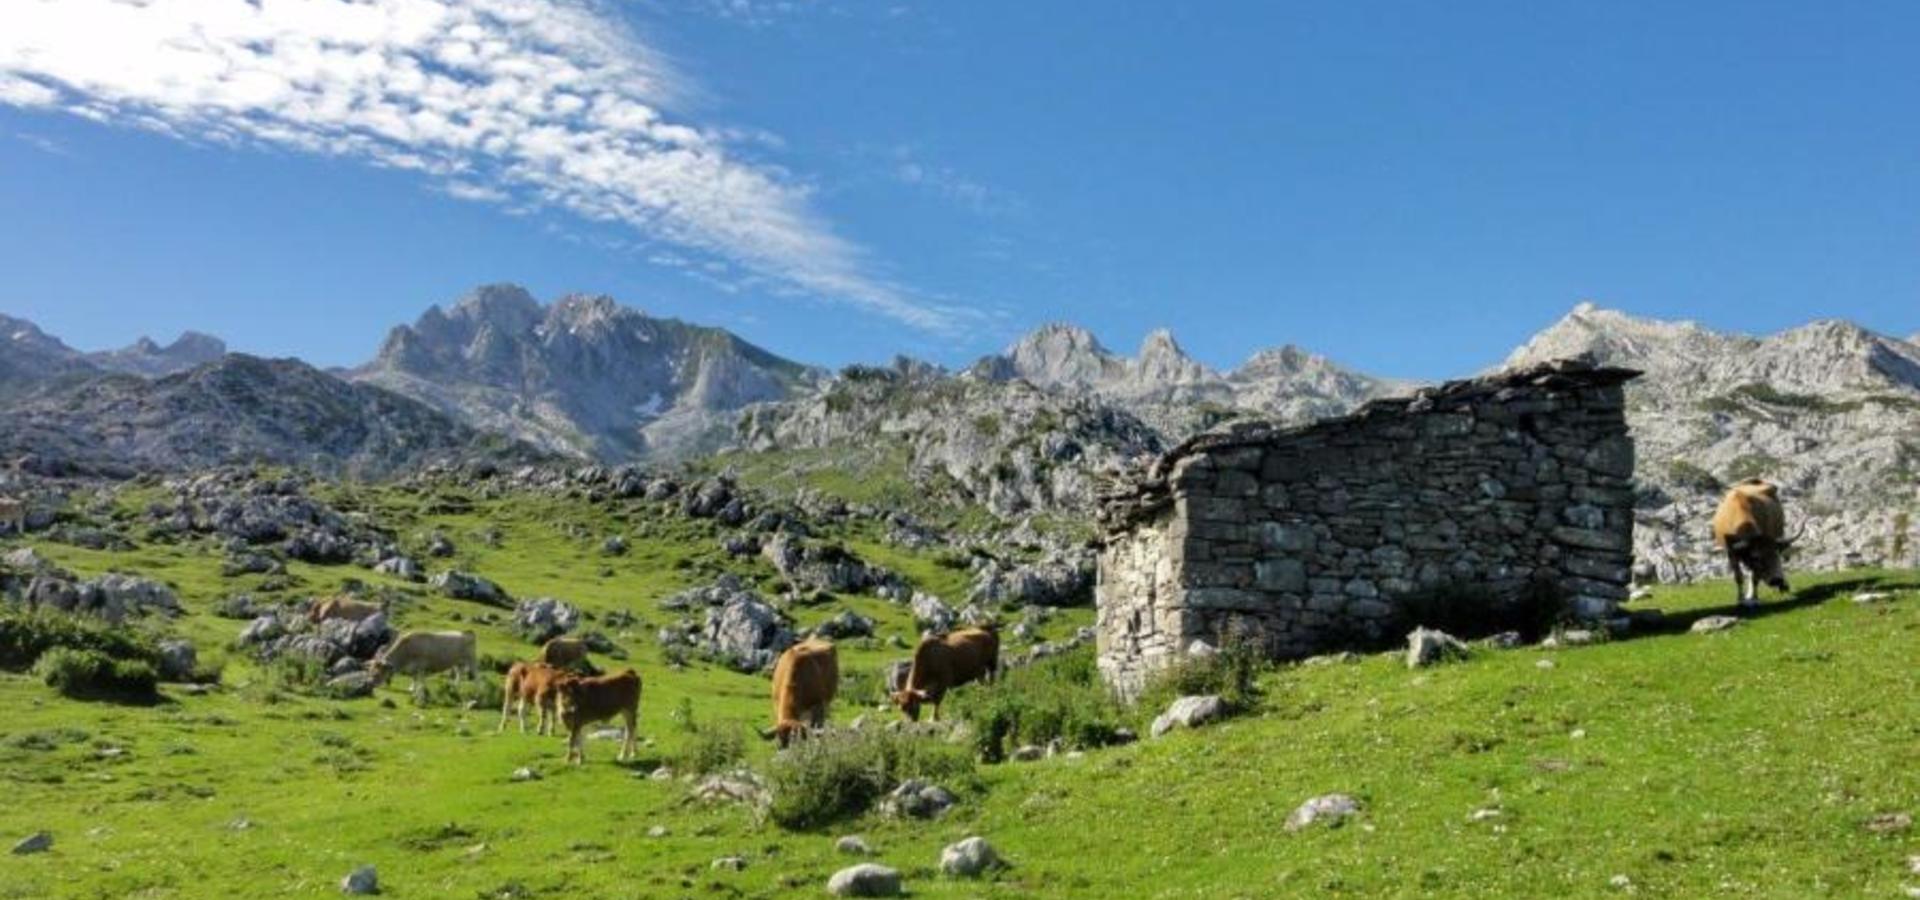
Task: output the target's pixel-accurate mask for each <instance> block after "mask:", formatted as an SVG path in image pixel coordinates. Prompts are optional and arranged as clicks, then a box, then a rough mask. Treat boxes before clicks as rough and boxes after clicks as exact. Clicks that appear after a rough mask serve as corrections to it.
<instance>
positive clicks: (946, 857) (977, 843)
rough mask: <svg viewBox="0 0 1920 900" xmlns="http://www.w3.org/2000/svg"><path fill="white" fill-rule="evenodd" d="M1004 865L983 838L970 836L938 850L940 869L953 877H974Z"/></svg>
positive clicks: (998, 855)
mask: <svg viewBox="0 0 1920 900" xmlns="http://www.w3.org/2000/svg"><path fill="white" fill-rule="evenodd" d="M1003 865H1005V863H1004V862H1002V861H1001V859H1000V854H999V853H996V852H994V849H993V845H991V844H989V843H987V842H986V839H985V838H979V837H970V838H967V839H966V840H964V841H961V842H960V843H957V844H949V845H948V846H947V848H946V849H945V850H942V851H940V871H942V872H945V873H946V874H948V875H951V876H953V877H955V878H976V877H979V876H980V875H981V874H983V873H985V872H986V871H987V870H989V869H995V868H999V867H1000V866H1003Z"/></svg>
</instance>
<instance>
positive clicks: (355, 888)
mask: <svg viewBox="0 0 1920 900" xmlns="http://www.w3.org/2000/svg"><path fill="white" fill-rule="evenodd" d="M340 892H341V893H343V894H378V893H380V873H379V872H378V871H376V870H375V869H374V867H372V866H361V867H360V868H357V869H354V870H353V871H352V872H349V873H347V877H345V878H342V879H340Z"/></svg>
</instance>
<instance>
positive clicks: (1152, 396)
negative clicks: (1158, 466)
mask: <svg viewBox="0 0 1920 900" xmlns="http://www.w3.org/2000/svg"><path fill="white" fill-rule="evenodd" d="M967 374H968V375H970V376H972V377H975V378H982V379H987V380H993V381H1006V380H1011V379H1016V378H1017V379H1022V380H1025V381H1028V382H1030V383H1032V384H1034V385H1037V386H1039V387H1042V388H1046V389H1049V390H1055V391H1070V392H1082V393H1087V394H1091V395H1093V396H1096V397H1099V398H1102V399H1104V400H1107V401H1109V402H1112V403H1115V404H1117V405H1119V406H1121V407H1123V408H1125V409H1126V410H1127V411H1128V412H1131V413H1133V414H1134V415H1136V416H1139V417H1140V418H1141V419H1142V420H1144V421H1147V422H1150V423H1152V424H1153V425H1154V426H1155V427H1156V428H1158V429H1159V430H1160V431H1161V432H1162V433H1163V434H1164V435H1166V436H1168V437H1172V438H1174V439H1176V440H1177V439H1178V438H1180V437H1185V436H1186V435H1187V434H1190V433H1192V432H1194V431H1196V430H1198V429H1200V428H1204V427H1207V426H1208V425H1209V424H1211V423H1212V422H1213V421H1217V420H1218V418H1219V417H1220V413H1221V412H1222V411H1223V410H1237V411H1241V412H1245V413H1253V414H1258V415H1263V416H1267V417H1271V418H1275V419H1280V420H1282V421H1306V420H1311V419H1316V418H1322V417H1325V416H1330V415H1338V414H1340V413H1343V412H1346V411H1348V410H1350V409H1352V408H1353V407H1355V406H1358V405H1359V404H1361V403H1363V402H1365V401H1367V400H1370V399H1373V398H1374V397H1380V396H1386V395H1388V394H1391V393H1396V392H1398V391H1400V390H1403V389H1405V388H1407V387H1409V385H1407V384H1405V383H1403V382H1397V381H1393V380H1390V379H1382V378H1375V377H1373V376H1370V375H1366V374H1363V373H1361V372H1357V371H1354V370H1352V369H1347V368H1345V367H1342V366H1340V365H1339V364H1338V363H1335V362H1333V361H1332V360H1329V359H1327V358H1326V357H1324V356H1319V355H1317V354H1313V353H1309V352H1307V351H1306V350H1303V349H1301V348H1299V347H1296V346H1294V345H1291V344H1288V345H1285V346H1282V347H1277V348H1274V349H1270V350H1262V351H1260V352H1259V353H1256V354H1254V355H1253V356H1252V357H1251V358H1249V359H1248V360H1247V361H1246V362H1245V363H1244V364H1242V365H1241V366H1239V367H1238V368H1235V369H1232V370H1229V371H1227V372H1224V373H1222V372H1217V371H1215V370H1213V369H1211V368H1209V367H1208V366H1206V365H1204V364H1202V363H1200V362H1199V361H1197V360H1195V359H1193V358H1192V357H1190V356H1188V355H1187V353H1186V351H1185V350H1183V349H1181V347H1180V344H1179V342H1178V341H1176V340H1174V337H1173V333H1172V332H1170V331H1168V330H1167V329H1164V328H1161V329H1156V330H1154V331H1152V332H1150V333H1149V334H1148V335H1147V336H1146V338H1145V339H1144V340H1143V341H1141V344H1140V350H1139V352H1138V354H1136V355H1135V356H1133V357H1125V356H1121V355H1118V354H1115V353H1113V352H1112V351H1110V350H1108V349H1107V348H1106V347H1105V346H1103V345H1102V344H1101V343H1100V341H1099V339H1098V338H1096V337H1094V336H1093V334H1092V333H1091V332H1089V331H1087V330H1086V329H1084V328H1081V327H1079V326H1077V325H1070V324H1066V323H1054V324H1049V325H1044V326H1041V327H1040V328H1038V329H1035V330H1034V331H1033V332H1031V333H1029V334H1028V335H1026V336H1025V337H1023V338H1021V339H1020V340H1019V341H1016V342H1015V343H1014V344H1013V345H1012V346H1010V347H1008V348H1007V349H1006V350H1005V351H1003V352H1001V353H998V354H993V355H989V356H986V357H984V358H982V359H981V360H980V361H978V362H976V363H974V364H973V366H971V367H970V368H969V369H967Z"/></svg>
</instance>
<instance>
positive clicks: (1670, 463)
mask: <svg viewBox="0 0 1920 900" xmlns="http://www.w3.org/2000/svg"><path fill="white" fill-rule="evenodd" d="M1572 355H1587V356H1590V357H1592V358H1594V359H1596V360H1598V361H1601V362H1605V363H1609V364H1613V365H1624V366H1630V367H1633V368H1638V369H1641V370H1643V371H1644V372H1646V374H1645V375H1644V376H1643V377H1642V378H1640V379H1638V380H1636V381H1634V382H1631V383H1629V384H1628V386H1627V402H1628V413H1627V416H1628V421H1629V423H1630V424H1631V425H1632V427H1633V433H1634V440H1635V443H1636V445H1637V451H1638V459H1637V463H1636V473H1635V474H1636V478H1637V480H1638V481H1639V483H1640V486H1641V491H1640V495H1641V502H1640V507H1641V510H1640V516H1639V527H1638V528H1637V529H1636V531H1635V543H1636V545H1637V547H1636V550H1637V554H1638V556H1639V558H1640V559H1641V560H1642V561H1643V562H1644V563H1646V564H1648V565H1651V566H1653V567H1654V568H1655V570H1656V573H1657V574H1658V575H1660V576H1661V577H1663V578H1666V579H1676V578H1678V579H1685V578H1694V577H1700V576H1703V575H1708V574H1712V573H1717V572H1719V571H1721V570H1722V568H1723V566H1724V563H1723V562H1722V561H1721V560H1720V558H1719V555H1718V552H1717V551H1716V550H1715V549H1714V548H1713V547H1712V546H1711V543H1710V541H1709V535H1708V534H1707V522H1708V520H1709V518H1710V517H1711V515H1712V511H1713V507H1714V505H1715V504H1717V503H1718V501H1719V496H1720V493H1721V491H1722V489H1723V487H1724V485H1725V484H1727V483H1730V482H1732V481H1736V480H1738V479H1740V478H1745V477H1750V476H1758V477H1764V478H1767V479H1768V480H1771V481H1776V482H1778V483H1779V484H1780V485H1781V486H1782V488H1783V491H1784V495H1785V497H1786V500H1787V503H1788V510H1789V516H1790V517H1792V518H1794V519H1795V520H1796V521H1797V522H1799V523H1801V524H1804V525H1805V526H1806V527H1807V535H1806V537H1805V538H1803V539H1802V547H1803V548H1804V549H1803V551H1802V552H1801V553H1800V554H1799V555H1800V558H1801V560H1802V563H1803V564H1810V565H1814V566H1835V565H1841V564H1844V563H1847V562H1849V561H1867V562H1882V561H1885V562H1895V563H1906V564H1911V562H1912V561H1913V557H1912V552H1913V550H1912V548H1913V545H1914V541H1913V540H1912V539H1911V538H1901V537H1898V536H1897V535H1898V534H1899V533H1900V532H1902V531H1903V530H1904V528H1903V526H1902V523H1903V521H1904V520H1903V519H1902V515H1903V514H1905V515H1906V518H1907V519H1911V518H1913V517H1912V515H1911V513H1912V511H1913V509H1914V507H1915V506H1916V505H1917V504H1916V500H1920V346H1916V345H1914V344H1912V343H1911V342H1907V341H1903V340H1900V339H1897V338H1891V337H1887V336H1885V335H1880V334H1876V333H1874V332H1871V331H1868V330H1866V329H1864V328H1860V327H1859V326H1857V325H1853V324H1851V323H1847V322H1840V321H1833V320H1822V321H1816V322H1812V323H1809V324H1807V325H1803V326H1800V327H1798V328H1792V329H1789V330H1787V331H1783V332H1780V333H1779V334H1775V335H1770V336H1765V337H1755V336H1748V335H1738V334H1725V333H1720V332H1715V331H1711V330H1709V329H1706V328H1703V327H1701V326H1699V325H1697V324H1695V323H1692V322H1663V321H1659V320H1654V319H1642V318H1636V317H1633V316H1629V315H1627V314H1625V313H1621V312H1617V311H1613V310H1605V309H1598V308H1595V307H1594V306H1593V305H1591V304H1581V305H1580V306H1577V307H1575V308H1574V310H1573V311H1572V312H1571V313H1569V314H1568V315H1567V316H1565V317H1564V318H1562V319H1561V320H1560V321H1558V322H1556V323H1554V324H1553V325H1552V326H1550V327H1549V328H1547V329H1546V330H1545V331H1542V332H1541V333H1540V334H1538V335H1536V336H1535V337H1534V338H1533V339H1532V340H1531V341H1529V342H1528V343H1527V344H1526V345H1524V346H1522V347H1520V348H1519V349H1517V350H1515V351H1514V352H1513V354H1512V355H1511V356H1510V357H1509V358H1508V360H1507V363H1508V364H1509V365H1523V364H1527V363H1530V362H1536V361H1539V360H1543V359H1548V358H1553V357H1562V356H1572Z"/></svg>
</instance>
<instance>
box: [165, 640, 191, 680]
mask: <svg viewBox="0 0 1920 900" xmlns="http://www.w3.org/2000/svg"><path fill="white" fill-rule="evenodd" d="M159 649H160V680H161V681H186V680H187V679H189V678H192V677H193V670H194V669H195V668H197V667H198V666H199V654H198V653H197V652H196V651H195V650H194V647H193V642H192V641H185V640H179V639H173V640H165V641H161V642H160V646H159Z"/></svg>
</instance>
